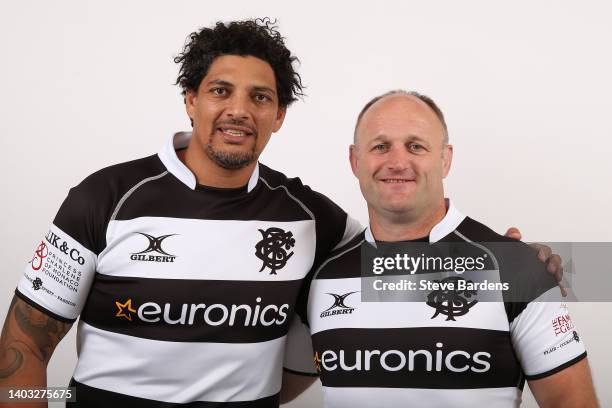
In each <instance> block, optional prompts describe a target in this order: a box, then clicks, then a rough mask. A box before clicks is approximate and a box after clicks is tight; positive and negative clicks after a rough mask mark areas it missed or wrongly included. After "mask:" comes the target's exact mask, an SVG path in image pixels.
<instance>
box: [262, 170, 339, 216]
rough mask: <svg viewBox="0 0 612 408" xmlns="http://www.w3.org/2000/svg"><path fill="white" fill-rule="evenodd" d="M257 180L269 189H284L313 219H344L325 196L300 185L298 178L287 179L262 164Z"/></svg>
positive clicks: (336, 207)
mask: <svg viewBox="0 0 612 408" xmlns="http://www.w3.org/2000/svg"><path fill="white" fill-rule="evenodd" d="M259 178H260V180H262V182H263V183H264V184H265V185H266V186H267V187H268V188H270V189H284V190H286V192H287V193H288V194H289V195H290V196H292V198H294V199H295V200H298V201H299V202H301V203H302V204H303V205H304V206H306V207H307V208H308V210H309V211H310V212H311V213H312V215H313V216H314V218H318V217H325V218H327V217H332V216H337V217H341V218H342V219H344V218H345V217H346V213H345V212H344V210H342V208H340V207H339V206H338V205H336V204H335V203H334V202H333V201H332V200H330V199H329V198H328V197H326V196H325V195H323V194H321V193H319V192H317V191H315V190H313V189H311V188H310V187H309V186H307V185H305V184H303V183H302V180H300V178H299V177H287V176H286V175H284V174H283V173H281V172H279V171H276V170H273V169H271V168H269V167H267V166H265V165H263V164H260V166H259Z"/></svg>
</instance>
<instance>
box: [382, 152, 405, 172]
mask: <svg viewBox="0 0 612 408" xmlns="http://www.w3.org/2000/svg"><path fill="white" fill-rule="evenodd" d="M408 156H409V154H408V152H406V151H405V150H404V149H400V148H392V149H391V151H390V152H389V154H388V156H387V168H389V170H396V171H401V170H405V169H406V168H408V166H409V161H410V159H409V157H408Z"/></svg>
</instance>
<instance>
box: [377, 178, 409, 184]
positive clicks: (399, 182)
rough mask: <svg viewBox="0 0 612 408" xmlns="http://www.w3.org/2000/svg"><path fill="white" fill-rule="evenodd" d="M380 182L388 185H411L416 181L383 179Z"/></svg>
mask: <svg viewBox="0 0 612 408" xmlns="http://www.w3.org/2000/svg"><path fill="white" fill-rule="evenodd" d="M380 181H382V182H383V183H388V184H402V183H410V182H413V181H414V180H408V179H395V178H393V179H392V178H388V179H381V180H380Z"/></svg>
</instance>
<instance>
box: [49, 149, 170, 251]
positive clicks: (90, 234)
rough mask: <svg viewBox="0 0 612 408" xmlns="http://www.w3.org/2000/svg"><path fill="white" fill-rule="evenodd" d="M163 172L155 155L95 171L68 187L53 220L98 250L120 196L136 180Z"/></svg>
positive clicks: (132, 186) (134, 183)
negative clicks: (68, 189) (66, 193)
mask: <svg viewBox="0 0 612 408" xmlns="http://www.w3.org/2000/svg"><path fill="white" fill-rule="evenodd" d="M164 171H165V168H164V166H163V164H162V163H161V161H160V160H159V158H158V157H157V155H154V156H149V157H145V158H143V159H138V160H133V161H129V162H126V163H120V164H115V165H112V166H109V167H106V168H103V169H101V170H98V171H96V172H95V173H93V174H91V175H89V176H87V177H86V178H85V179H84V180H83V181H81V182H80V183H79V184H78V185H76V186H75V187H73V188H71V189H70V191H69V192H68V195H67V197H66V199H65V200H64V202H63V203H62V205H61V207H60V209H59V211H58V213H57V215H56V217H55V219H54V221H53V223H54V224H55V225H56V226H57V227H58V228H60V229H61V230H63V231H64V232H66V233H68V234H69V235H70V236H72V237H73V238H75V239H76V240H78V241H79V242H81V243H82V244H83V245H84V246H86V247H87V248H89V249H90V250H92V251H93V252H95V253H99V252H100V251H101V250H102V248H103V247H104V245H105V243H104V239H103V238H102V237H103V234H104V231H105V229H106V225H107V224H108V222H109V220H110V218H111V216H112V212H113V210H114V208H115V207H116V206H117V204H118V203H119V202H120V200H121V198H122V197H123V196H124V195H125V194H126V193H127V192H128V191H130V189H132V188H134V187H135V186H137V185H138V183H140V182H142V181H143V180H146V179H147V178H150V177H156V176H160V175H162V174H163V173H164Z"/></svg>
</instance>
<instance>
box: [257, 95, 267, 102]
mask: <svg viewBox="0 0 612 408" xmlns="http://www.w3.org/2000/svg"><path fill="white" fill-rule="evenodd" d="M255 100H256V101H257V102H266V101H269V100H270V97H269V96H268V95H264V94H257V95H255Z"/></svg>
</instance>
